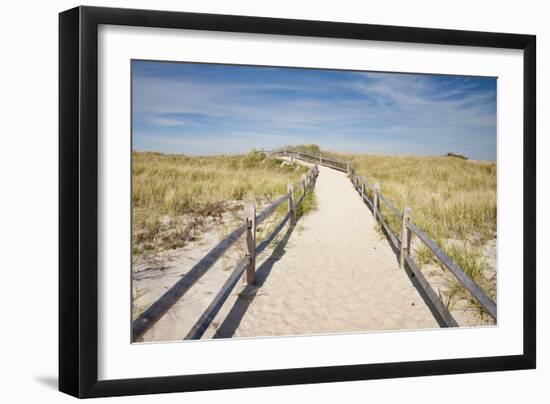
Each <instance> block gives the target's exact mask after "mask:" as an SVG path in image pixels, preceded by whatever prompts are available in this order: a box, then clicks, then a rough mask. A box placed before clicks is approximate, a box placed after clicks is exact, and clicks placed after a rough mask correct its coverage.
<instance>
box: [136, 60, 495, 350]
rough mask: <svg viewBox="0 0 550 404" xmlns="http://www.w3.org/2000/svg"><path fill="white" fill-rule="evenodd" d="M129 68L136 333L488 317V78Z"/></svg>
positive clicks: (491, 191)
mask: <svg viewBox="0 0 550 404" xmlns="http://www.w3.org/2000/svg"><path fill="white" fill-rule="evenodd" d="M131 71H132V78H131V80H132V94H131V103H132V114H131V120H132V134H131V136H132V150H131V153H132V158H131V160H132V163H131V164H132V167H131V168H132V251H131V254H132V269H131V280H132V293H131V306H132V319H131V322H132V342H136V343H138V342H164V341H184V340H197V339H212V338H243V337H280V336H299V335H325V334H335V333H366V332H380V331H387V332H395V331H407V330H430V329H435V328H441V327H482V326H483V327H487V326H495V325H496V324H497V305H496V302H497V277H498V268H497V262H496V261H497V260H496V256H497V125H496V122H497V115H496V114H497V108H496V99H497V97H496V96H497V94H496V93H497V79H496V78H495V77H476V76H452V75H436V74H409V73H387V72H371V71H351V70H330V69H315V68H295V67H292V68H289V67H270V66H246V65H224V64H208V63H191V62H176V61H154V60H132V61H131Z"/></svg>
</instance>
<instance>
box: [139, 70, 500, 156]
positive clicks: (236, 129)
mask: <svg viewBox="0 0 550 404" xmlns="http://www.w3.org/2000/svg"><path fill="white" fill-rule="evenodd" d="M132 73H133V74H132V81H133V82H132V85H133V86H132V90H133V96H132V98H133V99H132V102H133V116H132V125H133V148H134V150H140V151H146V150H148V151H160V152H164V153H181V154H191V155H206V154H219V153H225V154H236V153H246V152H248V151H250V150H251V149H254V148H255V149H261V148H264V149H270V148H274V147H280V146H284V145H293V144H304V143H308V144H309V143H315V144H318V145H319V146H320V147H321V149H324V150H334V151H345V152H364V153H383V154H419V155H435V156H437V155H443V154H446V153H447V152H454V153H460V154H464V155H466V156H468V157H469V158H471V159H481V160H496V79H495V78H484V77H467V76H441V75H418V74H394V73H374V72H352V71H335V70H317V69H296V68H271V67H252V66H234V65H213V64H195V63H173V62H154V61H132Z"/></svg>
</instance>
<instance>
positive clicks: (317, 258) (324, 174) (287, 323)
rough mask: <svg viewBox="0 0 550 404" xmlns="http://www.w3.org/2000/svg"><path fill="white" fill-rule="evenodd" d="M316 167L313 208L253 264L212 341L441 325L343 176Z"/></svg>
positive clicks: (325, 168) (327, 169) (324, 168)
mask: <svg viewBox="0 0 550 404" xmlns="http://www.w3.org/2000/svg"><path fill="white" fill-rule="evenodd" d="M304 164H305V163H304ZM319 169H320V175H319V177H318V179H317V185H316V187H315V194H316V199H317V209H316V210H315V211H313V212H311V213H309V214H307V215H306V216H304V217H302V218H301V219H300V220H299V222H298V224H297V225H296V227H295V228H293V229H292V228H289V230H288V231H287V234H286V235H285V237H283V239H282V241H281V242H280V243H279V245H278V246H277V247H276V248H275V249H274V251H273V252H272V254H271V255H270V256H269V257H267V258H266V259H265V260H264V261H263V262H258V269H257V273H258V276H257V279H258V284H257V285H256V286H255V287H247V288H245V290H244V291H241V293H240V294H239V296H238V298H236V299H235V300H234V301H233V302H232V303H233V305H232V307H231V308H229V309H228V311H227V312H225V313H224V318H223V319H220V325H219V327H217V330H216V331H215V333H214V337H218V338H224V337H225V338H227V337H257V336H280V335H298V334H301V335H303V334H327V333H341V332H365V331H375V330H397V329H399V330H406V329H417V328H439V325H438V323H437V322H436V320H435V318H434V316H433V315H432V313H431V311H430V309H429V308H428V306H427V305H426V304H425V303H424V301H423V299H422V297H421V296H420V294H419V292H418V291H417V289H416V288H415V287H414V285H413V284H412V282H411V280H410V279H409V277H408V275H407V273H406V272H405V271H404V270H402V269H400V268H399V264H398V259H397V257H396V255H395V253H394V252H393V250H392V248H391V246H390V244H389V243H388V242H387V241H386V239H385V238H384V236H382V235H381V234H380V233H379V232H378V231H376V226H377V225H376V223H375V221H374V219H373V217H372V213H371V212H370V210H369V209H367V207H366V206H365V205H364V204H363V202H362V201H361V198H360V197H359V196H358V195H357V193H356V192H355V191H354V189H353V186H352V184H351V182H350V181H349V179H348V178H347V176H346V175H345V174H344V173H341V172H338V171H335V170H332V169H330V168H327V167H322V166H320V167H319Z"/></svg>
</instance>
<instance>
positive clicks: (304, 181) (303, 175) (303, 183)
mask: <svg viewBox="0 0 550 404" xmlns="http://www.w3.org/2000/svg"><path fill="white" fill-rule="evenodd" d="M306 189H307V188H306V175H305V174H302V192H303V195H305V194H306Z"/></svg>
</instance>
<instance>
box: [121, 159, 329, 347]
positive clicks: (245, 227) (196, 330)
mask: <svg viewBox="0 0 550 404" xmlns="http://www.w3.org/2000/svg"><path fill="white" fill-rule="evenodd" d="M318 175H319V169H318V167H317V165H314V166H313V167H312V168H311V169H310V170H309V172H308V173H307V175H306V174H304V175H303V176H302V179H301V183H300V188H301V196H300V197H299V198H298V199H297V200H295V192H294V184H293V183H289V184H288V190H287V193H286V194H285V195H283V196H281V197H280V198H278V199H277V200H275V201H274V202H273V203H271V205H269V206H268V207H267V208H265V209H264V210H263V211H262V212H261V213H260V214H258V215H256V207H255V205H254V204H248V205H247V206H246V207H245V221H244V223H243V224H242V225H241V226H239V227H237V228H236V229H235V230H233V231H232V232H231V233H230V234H229V235H228V236H227V237H225V238H224V239H223V240H221V241H220V242H219V243H218V244H217V245H216V246H215V247H214V248H213V249H212V250H210V252H209V253H208V254H206V255H205V256H204V257H203V258H202V259H201V260H200V261H199V262H197V263H196V264H195V265H194V266H193V268H191V270H189V272H188V273H187V274H185V276H183V277H182V278H181V279H180V280H179V281H178V282H176V283H175V284H174V285H173V286H172V287H171V288H170V289H168V290H167V291H166V292H165V293H164V294H163V295H162V296H161V297H160V298H159V299H158V300H157V301H155V302H154V303H153V304H152V305H151V306H149V308H147V310H145V311H144V312H143V313H142V314H141V315H140V316H139V317H138V318H137V319H136V320H134V322H133V324H132V339H133V341H136V340H137V339H138V338H139V337H140V336H142V335H143V334H144V333H145V332H146V331H147V330H148V329H149V328H151V327H152V326H153V324H155V323H156V322H157V321H158V320H159V319H160V318H161V317H162V316H163V315H164V314H165V313H166V312H167V311H168V310H169V309H170V307H172V306H173V305H174V304H175V303H176V302H177V301H178V300H179V299H181V297H182V296H183V295H185V293H187V291H188V290H189V289H190V288H191V287H192V286H193V285H194V284H195V283H196V282H197V281H198V280H199V279H200V278H201V277H202V276H203V275H204V274H205V273H206V272H207V271H208V270H209V269H210V268H211V267H212V266H213V265H214V263H215V262H216V261H217V260H218V259H219V258H220V257H221V256H222V255H223V254H224V253H225V252H226V251H227V250H228V249H229V248H230V247H231V246H232V245H234V244H235V243H236V242H237V241H238V240H239V238H240V237H241V236H243V235H245V237H246V249H247V255H246V257H244V258H243V259H242V260H240V261H239V262H238V263H237V265H236V266H235V268H234V270H233V272H232V273H231V275H230V276H229V278H228V279H227V280H226V282H225V283H224V285H223V286H222V288H221V289H220V291H219V292H218V294H217V295H216V296H215V297H214V300H213V301H212V302H211V303H210V305H209V306H208V307H207V308H206V310H205V311H204V313H203V314H202V315H201V316H200V318H199V319H198V321H197V322H196V323H195V325H194V326H193V327H192V328H191V330H190V331H189V333H188V334H187V335H186V336H185V338H184V339H198V338H200V337H201V336H202V335H203V334H204V332H205V331H206V329H207V328H208V326H209V325H210V323H211V322H212V320H213V319H214V317H215V316H216V314H217V313H218V312H219V310H220V309H221V307H222V305H223V303H224V302H225V301H226V299H227V298H228V297H229V295H230V293H231V291H232V290H233V288H234V287H235V285H236V284H237V282H238V280H239V278H241V276H243V274H245V276H246V282H247V283H248V284H249V285H253V284H254V283H255V274H256V256H257V255H258V254H260V253H261V252H262V251H264V250H265V249H266V248H267V246H268V245H269V243H270V242H271V241H273V240H274V239H275V237H276V236H277V234H278V233H279V232H280V231H281V229H282V228H283V227H284V225H285V224H286V223H287V222H288V221H290V223H291V224H294V223H296V219H297V217H296V211H297V209H298V208H299V206H300V205H301V203H302V201H303V200H304V197H305V196H306V193H307V192H311V191H312V190H313V189H314V187H315V182H316V180H317V176H318ZM285 201H286V202H287V206H288V210H287V214H286V215H285V216H284V218H283V219H282V220H281V221H280V222H279V224H277V226H276V227H275V229H274V230H273V232H272V233H271V234H270V235H269V236H268V237H267V238H265V239H264V240H263V241H262V242H260V243H259V244H257V243H256V226H257V225H259V224H260V223H262V222H263V221H264V220H266V219H267V218H268V217H269V216H271V214H273V213H274V212H275V210H276V209H277V208H278V207H279V206H281V205H282V204H283V203H284V202H285Z"/></svg>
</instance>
